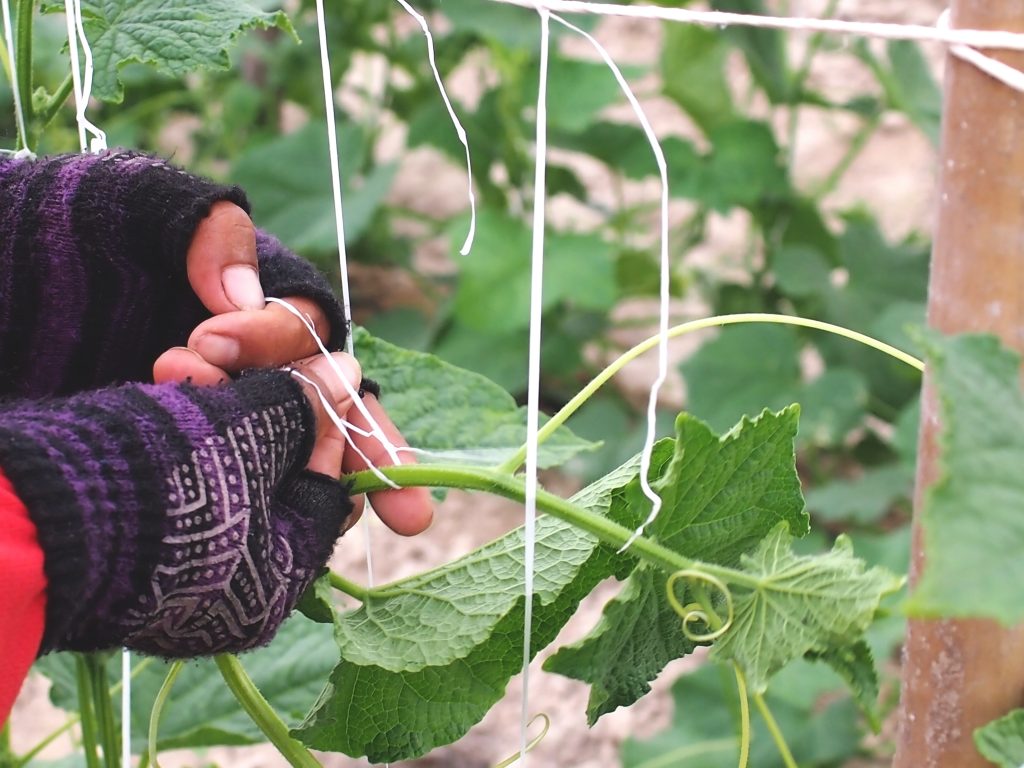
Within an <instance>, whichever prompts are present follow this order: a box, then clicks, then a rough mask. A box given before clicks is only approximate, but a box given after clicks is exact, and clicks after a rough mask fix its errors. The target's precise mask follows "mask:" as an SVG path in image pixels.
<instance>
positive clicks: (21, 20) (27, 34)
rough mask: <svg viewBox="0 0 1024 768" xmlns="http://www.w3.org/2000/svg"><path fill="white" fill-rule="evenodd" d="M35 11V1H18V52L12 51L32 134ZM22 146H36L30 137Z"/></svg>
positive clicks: (26, 138)
mask: <svg viewBox="0 0 1024 768" xmlns="http://www.w3.org/2000/svg"><path fill="white" fill-rule="evenodd" d="M34 10H35V0H18V5H17V13H18V20H17V22H15V40H14V45H15V47H16V49H17V50H15V51H12V52H11V53H12V54H13V55H14V58H15V62H16V64H17V66H16V67H15V68H16V69H17V71H18V92H19V95H20V96H21V112H22V114H23V115H24V116H25V130H26V131H28V132H29V133H31V129H30V128H28V126H29V125H30V124H31V122H32V16H33V11H34ZM20 142H21V146H22V147H24V148H26V149H34V146H33V145H34V144H35V142H33V141H32V140H31V138H30V137H29V136H21V137H20Z"/></svg>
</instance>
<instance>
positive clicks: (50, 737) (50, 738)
mask: <svg viewBox="0 0 1024 768" xmlns="http://www.w3.org/2000/svg"><path fill="white" fill-rule="evenodd" d="M81 719H82V717H81V715H72V716H71V717H69V718H68V719H67V720H65V721H64V723H63V725H61V726H60V727H59V728H57V729H56V730H54V731H51V732H50V733H49V734H47V735H46V736H44V737H43V739H42V740H41V741H40V742H39V743H38V744H36V745H35V746H34V747H32V749H30V750H29V751H28V752H26V753H25V754H24V755H22V756H21V757H20V758H18V761H17V762H16V763H15V764H14V766H15V768H23V766H26V765H28V764H29V763H30V762H32V759H33V758H34V757H35V756H36V755H38V754H39V753H40V752H42V751H43V750H44V749H46V748H47V747H48V746H50V745H51V744H52V743H53V742H55V741H56V740H57V739H59V738H60V737H61V736H63V735H64V734H65V733H67V732H68V731H70V730H71V729H72V728H74V727H75V725H76V724H77V723H79V722H80V721H81Z"/></svg>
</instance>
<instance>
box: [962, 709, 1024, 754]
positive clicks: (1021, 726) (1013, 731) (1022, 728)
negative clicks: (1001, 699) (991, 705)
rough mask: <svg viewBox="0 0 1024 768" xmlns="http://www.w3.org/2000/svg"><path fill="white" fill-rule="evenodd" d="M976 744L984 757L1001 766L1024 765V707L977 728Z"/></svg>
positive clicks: (975, 733) (975, 734)
mask: <svg viewBox="0 0 1024 768" xmlns="http://www.w3.org/2000/svg"><path fill="white" fill-rule="evenodd" d="M974 744H975V746H976V747H977V748H978V752H980V753H981V756H982V757H984V758H985V759H987V760H991V761H992V762H993V763H995V764H996V765H997V766H999V768H1020V766H1022V765H1024V709H1015V710H1013V712H1011V713H1010V714H1008V715H1006V716H1005V717H1001V718H999V719H998V720H995V721H993V722H991V723H989V724H988V725H986V726H983V727H981V728H979V729H978V730H976V731H975V732H974Z"/></svg>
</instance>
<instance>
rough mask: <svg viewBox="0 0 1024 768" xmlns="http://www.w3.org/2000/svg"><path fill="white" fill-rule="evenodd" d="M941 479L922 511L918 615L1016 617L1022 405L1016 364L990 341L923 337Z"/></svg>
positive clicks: (1021, 566)
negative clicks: (936, 421)
mask: <svg viewBox="0 0 1024 768" xmlns="http://www.w3.org/2000/svg"><path fill="white" fill-rule="evenodd" d="M925 346H926V351H927V358H928V371H929V375H930V376H931V381H932V383H933V385H934V386H935V391H936V394H937V396H938V405H939V421H940V423H941V425H942V433H941V437H940V444H941V453H940V458H939V470H940V474H939V479H938V481H937V482H936V483H935V484H934V485H933V486H932V487H931V488H930V489H929V491H928V493H927V495H926V497H925V503H924V512H923V515H924V516H923V523H924V546H925V567H924V573H923V574H922V576H921V580H920V581H919V582H918V584H917V587H916V588H915V590H914V593H913V595H912V596H911V598H910V603H909V606H908V608H909V610H910V611H911V612H912V613H914V614H916V615H919V616H987V617H990V618H994V619H998V620H999V621H1001V622H1003V623H1004V624H1015V623H1016V622H1018V621H1020V620H1021V619H1022V618H1024V600H1022V599H1021V595H1020V589H1019V585H1020V584H1021V580H1022V579H1024V558H1022V557H1021V552H1022V551H1024V515H1022V514H1021V511H1022V510H1024V474H1022V473H1021V466H1022V463H1024V396H1022V395H1021V390H1020V378H1019V369H1020V357H1019V356H1018V355H1017V354H1016V353H1014V352H1011V351H1009V350H1007V349H1004V348H1003V347H1001V346H1000V344H999V341H998V340H997V339H996V338H995V337H992V336H978V335H965V336H958V337H953V338H943V337H939V336H937V335H936V336H929V337H928V339H927V342H926V345H925Z"/></svg>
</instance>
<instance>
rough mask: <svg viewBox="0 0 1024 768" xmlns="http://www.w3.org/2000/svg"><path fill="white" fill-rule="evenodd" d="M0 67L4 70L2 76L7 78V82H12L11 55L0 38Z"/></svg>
mask: <svg viewBox="0 0 1024 768" xmlns="http://www.w3.org/2000/svg"><path fill="white" fill-rule="evenodd" d="M0 66H2V67H3V68H4V76H6V77H7V82H9V83H11V82H14V78H13V77H11V54H10V52H9V51H8V50H7V46H6V45H5V44H4V39H3V37H0Z"/></svg>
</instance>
